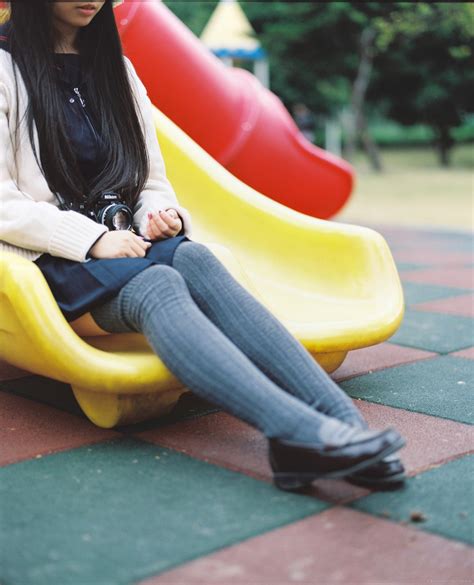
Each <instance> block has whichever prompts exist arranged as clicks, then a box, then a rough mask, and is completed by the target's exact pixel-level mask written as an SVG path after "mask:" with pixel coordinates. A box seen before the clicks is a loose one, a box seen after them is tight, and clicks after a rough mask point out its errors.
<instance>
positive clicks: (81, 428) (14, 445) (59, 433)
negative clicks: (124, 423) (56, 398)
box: [0, 392, 120, 466]
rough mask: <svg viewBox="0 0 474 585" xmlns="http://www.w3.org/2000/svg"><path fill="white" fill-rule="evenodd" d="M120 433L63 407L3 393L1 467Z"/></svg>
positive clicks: (0, 401) (0, 435) (112, 436)
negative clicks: (101, 427)
mask: <svg viewBox="0 0 474 585" xmlns="http://www.w3.org/2000/svg"><path fill="white" fill-rule="evenodd" d="M117 436H120V433H117V432H115V431H109V430H106V429H100V428H98V427H96V426H95V425H93V424H92V423H91V422H88V421H87V420H84V419H81V418H79V417H76V416H73V415H71V414H68V413H66V412H62V411H61V410H56V409H55V408H51V407H49V406H46V405H44V404H41V403H39V402H33V401H32V400H27V399H26V398H22V397H21V396H15V395H14V394H9V393H7V392H0V466H1V465H9V464H11V463H16V462H18V461H22V460H23V459H32V458H34V457H38V456H42V455H47V454H49V453H54V452H56V451H65V450H67V449H74V448H76V447H81V446H83V445H88V444H91V443H97V442H99V441H105V440H109V439H113V438H115V437H117Z"/></svg>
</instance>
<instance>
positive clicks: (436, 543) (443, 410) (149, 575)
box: [0, 227, 474, 585]
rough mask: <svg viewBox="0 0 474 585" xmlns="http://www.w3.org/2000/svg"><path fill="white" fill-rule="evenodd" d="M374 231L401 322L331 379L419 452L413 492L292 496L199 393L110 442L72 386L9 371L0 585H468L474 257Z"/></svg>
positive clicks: (1, 457)
mask: <svg viewBox="0 0 474 585" xmlns="http://www.w3.org/2000/svg"><path fill="white" fill-rule="evenodd" d="M379 231H381V232H382V233H383V234H384V235H385V237H386V239H387V241H388V242H389V244H390V246H391V248H392V250H393V254H394V257H395V259H396V261H397V263H398V267H399V271H400V275H401V278H402V281H403V284H404V288H405V294H406V303H407V311H406V317H405V319H404V323H403V325H402V327H401V329H400V330H399V331H398V332H397V333H396V334H395V335H394V336H393V337H392V338H391V339H390V341H389V342H388V343H384V344H381V345H379V346H377V347H373V348H368V349H365V350H359V351H356V352H352V353H351V354H350V355H349V356H348V358H347V360H346V362H345V363H344V364H343V365H342V366H341V368H339V370H338V371H337V372H335V374H334V377H335V378H336V379H337V380H338V381H340V383H341V385H342V387H343V388H344V389H345V390H346V391H347V392H348V393H349V394H350V395H351V396H352V397H353V398H354V399H355V400H357V405H358V406H359V407H360V408H361V409H362V411H363V412H364V414H365V416H366V417H367V419H368V420H369V421H370V423H371V424H372V426H374V427H383V426H386V425H391V426H394V427H395V428H397V429H399V430H400V431H401V432H402V434H403V435H404V436H405V437H406V438H407V441H408V444H407V446H406V447H405V449H404V450H403V451H402V455H403V459H404V461H405V463H406V466H407V468H408V472H409V476H410V478H409V480H408V482H407V485H406V487H405V488H404V489H403V490H401V491H397V492H391V493H370V492H369V491H368V490H364V489H361V488H355V487H353V486H350V485H349V484H347V483H345V482H343V481H338V482H336V481H331V482H329V481H326V482H324V481H320V482H316V483H315V484H314V485H313V487H312V488H311V489H310V490H308V491H307V492H306V493H304V494H288V493H284V492H281V491H279V490H277V489H276V488H274V487H273V486H272V484H271V478H270V469H269V466H268V463H267V461H266V452H265V451H266V443H265V440H264V439H263V438H262V436H260V434H259V433H257V432H256V431H254V430H253V429H252V428H251V427H249V426H248V425H246V424H244V423H242V422H240V421H238V420H237V419H235V418H233V417H231V416H229V415H227V414H225V413H223V412H219V411H218V410H217V409H216V408H214V407H213V406H212V405H210V404H207V403H204V402H202V401H200V400H198V399H197V398H195V397H193V396H192V395H190V394H188V395H186V396H184V397H183V398H182V400H181V402H180V404H179V405H178V407H177V409H176V410H175V412H174V414H173V415H171V416H169V417H167V418H166V419H162V420H161V421H159V422H157V421H154V422H148V423H144V424H141V425H136V426H129V427H122V428H120V429H118V430H115V431H107V430H101V429H98V428H96V427H94V426H93V425H92V424H91V423H90V422H88V420H87V419H85V417H84V416H83V415H82V414H81V412H80V410H79V409H78V407H77V404H76V403H75V401H74V398H73V396H72V394H71V392H70V390H69V388H68V387H66V386H64V385H62V384H58V383H53V382H51V381H48V380H44V379H41V378H37V377H27V378H22V379H16V380H6V379H5V378H8V377H9V376H10V377H14V375H15V372H7V371H6V370H4V372H3V376H2V377H3V381H2V382H0V465H2V467H1V469H0V501H1V502H2V504H1V508H0V532H1V534H0V538H1V540H0V551H2V552H1V553H0V558H1V560H2V562H1V563H0V565H1V566H2V568H0V583H1V585H29V584H34V585H68V584H74V585H122V584H123V585H126V584H138V583H140V584H141V585H158V584H165V583H181V584H188V583H189V584H195V583H201V584H205V585H209V584H216V583H219V584H221V585H227V584H231V583H239V584H246V585H247V584H257V583H258V584H272V585H273V584H279V585H283V584H289V583H305V584H310V583H311V584H318V585H323V584H326V583H343V584H352V583H358V584H359V583H364V584H369V583H371V584H373V583H390V584H395V583H416V584H424V583H434V582H436V583H437V584H440V583H450V584H451V583H472V582H473V581H474V568H473V555H472V549H471V548H470V544H472V540H473V521H472V515H473V509H474V508H473V505H472V504H473V495H474V494H473V483H472V470H473V459H474V458H473V457H472V452H473V447H474V435H473V432H472V426H470V425H472V423H473V419H474V413H473V410H474V401H473V400H472V390H473V378H474V376H473V359H474V347H473V345H474V343H473V327H472V317H473V296H472V295H473V293H472V291H473V288H474V286H473V262H474V258H473V256H472V250H473V248H472V244H473V242H472V239H471V237H470V236H469V235H468V234H466V233H459V232H446V231H426V230H416V229H410V230H408V229H402V228H390V229H389V228H382V227H380V228H379Z"/></svg>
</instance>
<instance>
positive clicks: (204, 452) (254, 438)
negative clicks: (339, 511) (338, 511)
mask: <svg viewBox="0 0 474 585" xmlns="http://www.w3.org/2000/svg"><path fill="white" fill-rule="evenodd" d="M135 436H136V437H137V438H139V439H143V440H145V441H150V442H151V443H156V444H158V445H161V446H163V447H167V448H170V449H175V450H177V451H181V452H184V453H186V454H187V455H190V456H191V457H195V458H196V459H201V460H202V461H206V462H210V463H213V464H214V465H219V466H220V467H225V468H227V469H231V470H233V471H239V472H241V473H244V474H246V475H248V476H250V477H254V478H257V479H260V480H263V481H266V482H268V483H271V482H272V471H271V468H270V465H269V463H268V457H267V440H266V438H265V437H264V436H263V435H262V433H260V431H258V430H256V429H254V428H253V427H251V426H250V425H248V424H247V423H245V422H243V421H241V420H239V419H237V418H235V417H233V416H231V415H230V414H227V413H225V412H220V413H216V414H210V415H208V416H205V417H202V418H199V419H196V420H188V421H182V422H179V423H177V424H175V425H170V426H168V427H165V428H161V429H155V430H154V431H147V432H143V433H139V434H137V435H135ZM304 493H305V494H306V495H311V496H312V497H315V498H319V499H321V500H324V501H327V502H332V503H341V502H346V501H350V500H353V499H354V498H356V497H361V496H362V495H365V494H367V493H368V491H367V490H365V489H362V488H359V487H356V486H352V485H350V484H348V483H346V482H344V481H336V480H331V481H316V482H314V483H313V485H312V486H311V488H308V490H306V491H305V492H304Z"/></svg>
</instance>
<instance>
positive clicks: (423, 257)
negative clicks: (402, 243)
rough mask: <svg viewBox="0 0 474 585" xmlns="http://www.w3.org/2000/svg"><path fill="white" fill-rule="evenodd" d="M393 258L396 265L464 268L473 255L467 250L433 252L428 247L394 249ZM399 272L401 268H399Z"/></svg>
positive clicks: (438, 250)
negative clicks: (409, 264)
mask: <svg viewBox="0 0 474 585" xmlns="http://www.w3.org/2000/svg"><path fill="white" fill-rule="evenodd" d="M392 254H393V257H394V259H395V262H396V263H397V265H399V263H403V262H407V263H411V264H419V265H423V264H424V265H431V266H438V267H439V266H460V267H462V266H464V265H465V264H469V263H471V262H472V261H473V254H472V252H470V251H469V250H467V251H463V250H461V251H457V250H453V251H450V250H446V249H445V248H443V249H437V250H433V248H432V247H431V246H430V247H429V248H425V249H416V248H415V249H413V247H412V246H408V247H406V248H394V249H393V250H392ZM400 270H401V268H400Z"/></svg>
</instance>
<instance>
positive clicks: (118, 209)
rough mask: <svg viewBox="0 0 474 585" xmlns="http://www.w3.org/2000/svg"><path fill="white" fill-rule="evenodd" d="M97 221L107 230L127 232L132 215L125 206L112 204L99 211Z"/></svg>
mask: <svg viewBox="0 0 474 585" xmlns="http://www.w3.org/2000/svg"><path fill="white" fill-rule="evenodd" d="M98 220H99V222H100V223H103V224H104V225H106V226H107V227H108V228H109V230H129V229H131V228H132V224H133V215H132V212H131V210H130V208H129V207H128V206H127V205H123V204H112V205H109V206H108V207H105V208H103V209H101V211H100V213H99V214H98Z"/></svg>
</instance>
